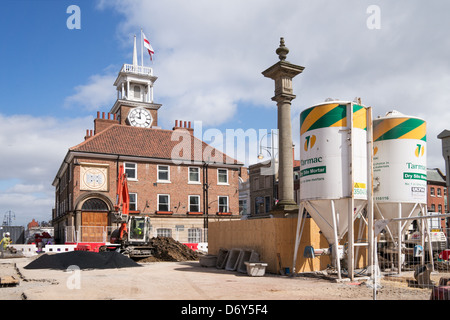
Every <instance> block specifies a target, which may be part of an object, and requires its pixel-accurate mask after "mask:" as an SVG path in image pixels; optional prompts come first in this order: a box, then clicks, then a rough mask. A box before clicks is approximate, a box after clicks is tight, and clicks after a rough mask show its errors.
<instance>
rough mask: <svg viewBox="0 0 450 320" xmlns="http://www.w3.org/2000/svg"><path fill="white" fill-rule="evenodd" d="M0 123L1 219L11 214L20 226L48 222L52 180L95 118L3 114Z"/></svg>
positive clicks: (52, 199)
mask: <svg viewBox="0 0 450 320" xmlns="http://www.w3.org/2000/svg"><path fill="white" fill-rule="evenodd" d="M0 122H1V123H2V126H0V150H2V156H1V161H0V186H1V187H0V189H1V193H0V219H1V215H2V214H3V213H4V212H6V211H9V210H11V211H13V212H14V213H15V216H16V224H17V225H26V224H27V223H28V222H30V221H31V220H32V219H33V218H35V219H36V220H38V221H44V220H46V221H48V220H50V219H51V212H52V208H53V206H54V192H55V191H54V187H53V186H52V185H51V184H52V182H53V178H54V177H55V176H56V173H57V171H58V169H59V166H60V165H61V161H62V160H63V159H64V156H65V154H66V152H67V151H68V148H70V147H72V146H74V145H76V144H78V143H80V142H81V141H82V140H83V136H84V133H85V132H86V131H85V130H86V129H87V128H89V127H91V124H92V118H91V117H86V118H75V119H57V118H54V117H32V116H29V115H11V116H5V115H2V114H0ZM2 211H4V212H2Z"/></svg>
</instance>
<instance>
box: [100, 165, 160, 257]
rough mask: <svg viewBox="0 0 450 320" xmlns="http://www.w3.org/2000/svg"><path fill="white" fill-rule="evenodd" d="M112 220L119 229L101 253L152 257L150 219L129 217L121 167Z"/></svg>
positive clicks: (126, 191) (126, 183)
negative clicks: (113, 219)
mask: <svg viewBox="0 0 450 320" xmlns="http://www.w3.org/2000/svg"><path fill="white" fill-rule="evenodd" d="M114 218H115V221H114V222H116V223H118V224H119V228H118V229H116V230H114V231H113V232H112V233H111V237H110V243H107V244H105V245H104V246H102V247H101V248H100V250H101V251H117V252H120V253H122V254H124V255H126V256H128V257H130V258H146V257H150V256H153V252H154V248H153V247H152V246H151V244H150V219H149V218H148V217H147V216H132V215H130V195H129V193H128V182H127V174H126V173H125V172H124V167H123V165H121V166H120V167H119V176H118V180H117V192H116V204H115V205H114Z"/></svg>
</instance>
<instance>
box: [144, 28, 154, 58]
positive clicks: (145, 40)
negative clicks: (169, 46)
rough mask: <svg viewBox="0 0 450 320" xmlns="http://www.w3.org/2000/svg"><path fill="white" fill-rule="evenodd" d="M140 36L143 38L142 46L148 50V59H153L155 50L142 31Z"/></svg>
mask: <svg viewBox="0 0 450 320" xmlns="http://www.w3.org/2000/svg"><path fill="white" fill-rule="evenodd" d="M142 37H143V39H144V47H145V48H147V50H148V54H149V55H150V60H152V61H153V54H154V53H155V51H153V48H152V46H151V45H150V42H149V41H148V40H147V38H146V37H145V34H144V32H142Z"/></svg>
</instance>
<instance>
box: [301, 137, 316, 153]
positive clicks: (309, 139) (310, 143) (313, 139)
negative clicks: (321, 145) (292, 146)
mask: <svg viewBox="0 0 450 320" xmlns="http://www.w3.org/2000/svg"><path fill="white" fill-rule="evenodd" d="M305 140H306V141H305V145H304V149H305V151H308V150H310V149H311V148H312V147H314V145H315V144H316V136H315V135H312V136H307V137H306V138H305Z"/></svg>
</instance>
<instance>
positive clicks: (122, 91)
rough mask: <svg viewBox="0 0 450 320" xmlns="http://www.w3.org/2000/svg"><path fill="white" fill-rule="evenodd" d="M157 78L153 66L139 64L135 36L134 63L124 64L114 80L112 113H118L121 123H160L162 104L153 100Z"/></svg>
mask: <svg viewBox="0 0 450 320" xmlns="http://www.w3.org/2000/svg"><path fill="white" fill-rule="evenodd" d="M156 79H158V78H157V77H155V76H154V75H153V69H152V68H150V67H145V66H143V65H141V66H139V65H138V62H137V51H136V36H134V49H133V64H124V65H123V66H122V69H121V70H120V72H119V74H118V76H117V79H116V81H115V82H114V86H115V87H116V89H117V100H116V102H115V103H114V105H113V107H112V108H111V111H110V113H112V114H117V116H118V119H119V121H120V124H124V125H131V126H136V127H144V128H151V127H156V126H157V125H158V109H159V108H160V107H161V104H156V103H154V102H153V84H154V83H155V81H156Z"/></svg>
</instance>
